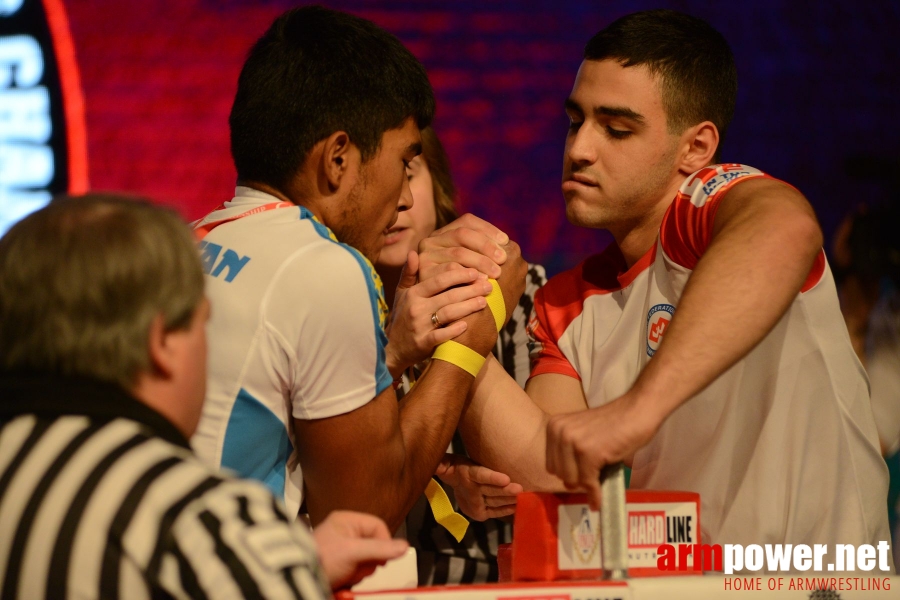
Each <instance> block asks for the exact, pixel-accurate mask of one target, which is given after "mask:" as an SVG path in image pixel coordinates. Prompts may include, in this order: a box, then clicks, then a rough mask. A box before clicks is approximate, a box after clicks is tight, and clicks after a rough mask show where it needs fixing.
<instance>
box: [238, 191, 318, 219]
mask: <svg viewBox="0 0 900 600" xmlns="http://www.w3.org/2000/svg"><path fill="white" fill-rule="evenodd" d="M237 184H238V185H242V186H244V187H248V188H253V189H254V190H258V191H260V192H264V193H266V194H269V195H270V196H275V197H276V198H278V199H279V200H282V201H284V202H290V203H292V204H296V205H297V206H302V207H303V208H305V209H306V210H308V211H309V212H311V213H312V214H313V216H315V217H316V219H318V220H319V222H321V223H325V221H324V215H323V214H322V211H321V210H320V209H319V206H318V203H316V202H315V201H313V200H311V199H310V198H311V197H310V195H309V194H304V193H301V192H298V191H296V190H283V189H279V188H276V187H274V186H271V185H269V184H268V183H261V182H259V181H248V180H238V182H237ZM326 224H327V223H326Z"/></svg>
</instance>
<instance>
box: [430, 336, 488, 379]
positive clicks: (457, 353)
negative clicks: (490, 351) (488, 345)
mask: <svg viewBox="0 0 900 600" xmlns="http://www.w3.org/2000/svg"><path fill="white" fill-rule="evenodd" d="M431 358H433V359H437V360H443V361H445V362H448V363H450V364H451V365H456V366H457V367H459V368H460V369H462V370H463V371H465V372H467V373H468V374H470V375H471V376H472V377H478V372H479V371H480V370H481V367H482V366H483V365H484V357H483V356H482V355H480V354H478V353H477V352H475V351H474V350H472V349H471V348H469V347H468V346H463V345H462V344H460V343H459V342H454V341H453V340H448V341H446V342H444V343H443V344H441V345H439V346H438V347H437V348H435V349H434V354H432V355H431Z"/></svg>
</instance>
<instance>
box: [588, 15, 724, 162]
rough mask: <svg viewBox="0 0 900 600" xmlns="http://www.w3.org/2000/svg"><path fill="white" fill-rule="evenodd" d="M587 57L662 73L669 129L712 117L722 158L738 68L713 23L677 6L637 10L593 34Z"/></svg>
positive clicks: (679, 128)
mask: <svg viewBox="0 0 900 600" xmlns="http://www.w3.org/2000/svg"><path fill="white" fill-rule="evenodd" d="M584 58H585V60H606V59H614V60H617V61H618V62H619V64H621V65H622V66H623V67H631V66H637V65H644V66H646V67H647V69H648V70H649V71H650V73H651V74H653V75H654V76H656V77H658V78H659V83H660V90H661V93H662V103H663V108H664V109H665V111H666V121H667V125H668V128H669V131H670V132H672V133H681V132H682V131H684V130H685V129H687V128H688V127H690V126H692V125H696V124H697V123H701V122H703V121H712V122H713V123H714V124H715V126H716V128H717V129H718V130H719V148H718V149H716V160H718V159H719V151H720V149H721V147H722V142H723V141H724V139H725V132H726V131H727V129H728V125H729V123H731V118H732V117H733V116H734V104H735V98H736V97H737V69H736V67H735V65H734V56H733V55H732V53H731V48H730V47H729V46H728V42H727V41H725V38H724V37H723V36H722V34H721V33H719V32H718V31H716V30H715V29H713V27H712V26H711V25H710V24H709V23H707V22H706V21H704V20H702V19H698V18H697V17H692V16H690V15H686V14H684V13H680V12H676V11H673V10H648V11H643V12H637V13H633V14H630V15H626V16H624V17H622V18H621V19H618V20H616V21H614V22H613V23H611V24H610V25H609V26H608V27H606V28H604V29H603V30H601V31H600V32H599V33H598V34H597V35H595V36H594V37H592V38H591V40H590V41H589V42H588V43H587V45H586V46H585V48H584Z"/></svg>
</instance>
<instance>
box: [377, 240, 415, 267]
mask: <svg viewBox="0 0 900 600" xmlns="http://www.w3.org/2000/svg"><path fill="white" fill-rule="evenodd" d="M408 254H409V249H408V248H399V247H398V246H396V245H394V246H385V247H384V248H382V249H381V252H379V253H378V260H376V261H375V264H376V265H377V266H379V267H387V268H401V267H403V265H405V264H406V256H407V255H408Z"/></svg>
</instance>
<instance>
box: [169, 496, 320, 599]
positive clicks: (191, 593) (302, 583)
mask: <svg viewBox="0 0 900 600" xmlns="http://www.w3.org/2000/svg"><path fill="white" fill-rule="evenodd" d="M314 548H315V546H314V543H313V540H312V536H311V535H310V534H309V532H307V531H306V530H305V529H304V528H303V527H302V525H299V524H297V523H291V522H289V520H288V518H287V517H286V516H285V514H284V512H283V511H282V509H281V508H280V506H279V505H278V504H277V502H276V501H275V500H274V498H273V497H272V495H271V493H270V492H269V491H268V490H267V489H266V488H265V487H264V486H262V485H259V484H256V483H254V482H248V481H238V480H226V481H220V482H219V484H218V485H216V486H215V487H213V488H211V489H209V490H208V491H206V492H205V493H203V494H202V495H201V496H200V497H199V498H197V499H196V500H194V501H192V502H191V503H190V504H188V505H187V506H185V507H184V509H183V510H182V511H181V512H180V514H179V515H178V516H177V518H176V519H175V520H174V521H173V523H172V526H171V529H170V535H169V536H168V539H167V540H166V541H165V543H164V545H163V548H162V555H161V558H160V561H159V585H160V587H163V588H164V589H166V590H167V591H169V593H171V594H172V595H173V596H175V597H188V598H210V599H215V598H302V599H304V600H319V599H322V598H329V597H330V596H331V593H330V591H329V589H328V583H327V580H326V578H325V576H324V573H323V572H322V570H321V567H320V566H319V562H318V558H317V555H316V552H315V549H314Z"/></svg>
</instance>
